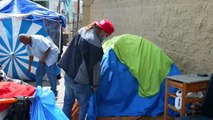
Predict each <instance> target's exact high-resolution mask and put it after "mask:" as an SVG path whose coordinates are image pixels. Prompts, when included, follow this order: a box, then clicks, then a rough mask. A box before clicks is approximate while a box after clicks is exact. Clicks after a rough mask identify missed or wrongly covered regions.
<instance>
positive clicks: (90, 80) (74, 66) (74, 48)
mask: <svg viewBox="0 0 213 120" xmlns="http://www.w3.org/2000/svg"><path fill="white" fill-rule="evenodd" d="M113 32H114V26H113V24H112V22H111V21H109V20H106V19H103V20H102V21H100V22H98V21H94V22H93V23H91V24H89V25H87V26H86V27H83V28H81V29H80V30H79V31H78V33H77V34H76V35H75V36H74V37H73V39H72V41H71V43H70V45H69V46H68V48H67V50H66V51H65V53H64V55H63V56H62V58H61V59H60V61H59V66H60V67H61V68H62V69H63V70H64V71H65V76H64V79H65V95H64V104H63V111H64V113H65V114H66V115H67V117H68V118H69V119H72V118H71V113H72V106H73V104H74V102H75V99H77V101H78V103H79V107H80V113H79V119H80V120H84V119H85V116H86V114H87V109H88V104H89V103H88V102H89V98H90V96H91V94H92V93H93V92H94V91H95V90H96V88H97V87H98V83H99V80H100V69H101V66H100V61H101V59H102V56H103V49H102V42H103V40H105V39H106V38H107V37H108V36H110V35H111V34H112V33H113Z"/></svg>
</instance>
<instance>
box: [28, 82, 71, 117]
mask: <svg viewBox="0 0 213 120" xmlns="http://www.w3.org/2000/svg"><path fill="white" fill-rule="evenodd" d="M31 102H32V106H31V108H30V111H31V115H30V118H31V120H69V119H68V118H67V116H66V115H65V114H64V113H63V111H62V110H61V109H60V108H59V107H58V106H57V105H56V104H55V102H56V101H55V95H54V93H53V92H52V91H51V90H49V89H47V90H45V91H43V90H42V88H41V87H40V86H38V87H37V88H36V94H35V99H33V100H32V101H31Z"/></svg>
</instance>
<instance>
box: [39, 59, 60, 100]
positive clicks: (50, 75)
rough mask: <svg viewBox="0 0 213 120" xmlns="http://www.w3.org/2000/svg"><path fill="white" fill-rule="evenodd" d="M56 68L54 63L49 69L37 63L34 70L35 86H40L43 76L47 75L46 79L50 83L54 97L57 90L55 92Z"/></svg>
mask: <svg viewBox="0 0 213 120" xmlns="http://www.w3.org/2000/svg"><path fill="white" fill-rule="evenodd" d="M56 68H57V66H56V63H55V64H53V65H51V66H49V67H48V66H47V65H46V64H40V63H38V66H37V69H36V86H38V85H39V86H42V81H43V78H44V75H45V74H46V73H47V77H48V79H49V81H50V86H51V90H52V91H53V93H54V94H55V96H57V90H56V87H57V77H56V74H55V70H56Z"/></svg>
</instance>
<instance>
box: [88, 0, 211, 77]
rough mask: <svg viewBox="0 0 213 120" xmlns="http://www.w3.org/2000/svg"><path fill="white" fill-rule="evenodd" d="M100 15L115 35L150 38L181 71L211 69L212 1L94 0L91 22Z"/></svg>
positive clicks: (98, 18)
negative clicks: (113, 27) (112, 28)
mask: <svg viewBox="0 0 213 120" xmlns="http://www.w3.org/2000/svg"><path fill="white" fill-rule="evenodd" d="M103 18H106V19H109V20H111V21H112V22H113V23H114V25H115V29H116V30H115V33H114V34H113V35H112V36H117V35H121V34H125V33H131V34H135V35H139V36H142V37H144V38H147V39H148V40H150V41H152V42H153V43H155V44H156V45H158V46H159V47H161V48H162V49H164V50H165V52H166V53H167V54H168V55H169V56H170V57H171V59H172V60H173V61H174V62H175V63H176V65H177V66H178V67H179V68H180V70H181V71H182V72H183V73H198V72H213V0H94V1H93V3H92V5H91V7H90V22H91V21H93V20H101V19H103Z"/></svg>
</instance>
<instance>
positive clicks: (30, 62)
mask: <svg viewBox="0 0 213 120" xmlns="http://www.w3.org/2000/svg"><path fill="white" fill-rule="evenodd" d="M32 63H33V56H29V66H28V72H31V66H32Z"/></svg>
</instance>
